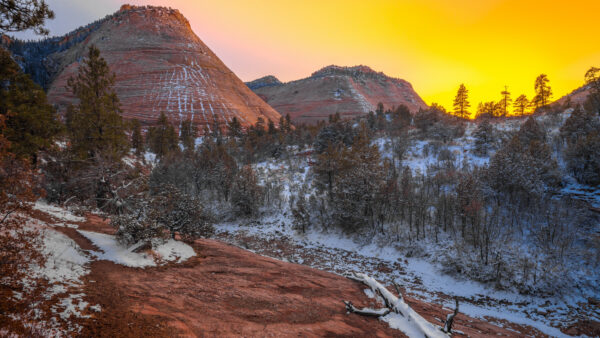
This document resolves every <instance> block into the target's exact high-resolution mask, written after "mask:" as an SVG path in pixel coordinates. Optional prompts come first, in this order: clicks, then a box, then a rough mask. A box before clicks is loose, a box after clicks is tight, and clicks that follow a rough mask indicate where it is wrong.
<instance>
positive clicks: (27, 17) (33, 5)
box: [0, 0, 54, 35]
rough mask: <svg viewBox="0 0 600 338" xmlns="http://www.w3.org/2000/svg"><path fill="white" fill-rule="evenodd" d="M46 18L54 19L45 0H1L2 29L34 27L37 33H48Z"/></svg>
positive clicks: (13, 30) (17, 29)
mask: <svg viewBox="0 0 600 338" xmlns="http://www.w3.org/2000/svg"><path fill="white" fill-rule="evenodd" d="M46 19H54V12H53V11H51V10H50V8H49V7H48V4H46V1H45V0H0V31H4V32H19V31H24V30H27V29H32V30H33V31H34V32H35V33H36V34H40V35H48V30H47V29H46V28H44V27H43V26H44V23H45V22H46Z"/></svg>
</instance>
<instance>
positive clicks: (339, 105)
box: [246, 66, 427, 123]
mask: <svg viewBox="0 0 600 338" xmlns="http://www.w3.org/2000/svg"><path fill="white" fill-rule="evenodd" d="M246 84H247V85H248V87H249V88H250V89H252V90H253V91H254V92H255V93H256V94H258V95H259V96H260V97H261V98H262V99H263V100H265V102H267V103H268V104H269V105H271V106H272V107H273V108H275V109H276V110H277V111H278V112H279V113H281V114H282V115H285V114H290V116H291V118H292V120H293V121H294V122H296V123H315V122H317V121H319V120H325V119H327V118H328V116H329V115H331V114H335V113H338V112H339V113H340V114H341V115H342V116H343V117H347V118H351V117H354V116H360V115H363V114H366V113H368V112H369V111H374V110H375V109H376V107H377V103H378V102H381V103H383V105H384V107H385V108H386V109H387V108H392V107H394V106H398V105H401V104H404V105H406V106H408V108H409V109H410V110H411V111H412V112H416V111H418V110H419V108H426V107H427V105H426V104H425V102H424V101H423V100H422V99H421V97H419V95H418V94H417V93H416V92H415V91H414V89H413V88H412V85H411V84H410V83H409V82H407V81H405V80H402V79H396V78H392V77H389V76H387V75H385V74H383V73H381V72H375V71H374V70H372V69H371V68H369V67H367V66H356V67H339V66H328V67H325V68H323V69H321V70H319V71H317V72H315V73H313V74H312V75H311V76H310V77H308V78H305V79H301V80H296V81H291V82H287V83H281V82H280V81H279V80H277V78H275V77H273V76H267V77H263V78H261V79H258V80H255V81H252V82H248V83H246Z"/></svg>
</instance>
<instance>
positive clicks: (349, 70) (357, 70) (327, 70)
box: [311, 65, 385, 77]
mask: <svg viewBox="0 0 600 338" xmlns="http://www.w3.org/2000/svg"><path fill="white" fill-rule="evenodd" d="M360 74H373V75H385V74H383V73H380V72H379V73H378V72H376V71H374V70H373V69H371V67H369V66H365V65H359V66H353V67H342V66H336V65H330V66H327V67H323V68H321V69H319V70H318V71H316V72H314V73H312V75H311V77H321V76H328V75H349V76H355V75H360Z"/></svg>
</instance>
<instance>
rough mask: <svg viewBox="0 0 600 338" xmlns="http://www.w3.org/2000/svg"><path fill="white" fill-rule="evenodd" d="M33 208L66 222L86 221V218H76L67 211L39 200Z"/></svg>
mask: <svg viewBox="0 0 600 338" xmlns="http://www.w3.org/2000/svg"><path fill="white" fill-rule="evenodd" d="M33 208H34V209H35V210H39V211H41V212H45V213H47V214H49V215H51V216H52V217H54V218H58V219H60V220H61V221H64V222H84V221H85V217H80V216H75V215H73V214H72V213H71V212H70V211H68V210H66V209H63V208H60V207H56V206H53V205H50V204H48V203H46V202H45V201H42V200H38V201H37V202H35V204H34V205H33Z"/></svg>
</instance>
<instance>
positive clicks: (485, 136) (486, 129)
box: [473, 119, 494, 156]
mask: <svg viewBox="0 0 600 338" xmlns="http://www.w3.org/2000/svg"><path fill="white" fill-rule="evenodd" d="M473 136H474V138H475V142H474V145H475V149H474V150H475V153H476V154H477V155H480V156H486V155H487V154H488V151H489V149H490V148H491V146H492V144H491V143H492V142H493V139H494V127H493V126H492V124H491V123H490V122H489V121H488V120H487V119H485V120H483V122H481V123H480V124H479V125H478V126H477V129H476V130H475V133H474V135H473Z"/></svg>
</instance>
